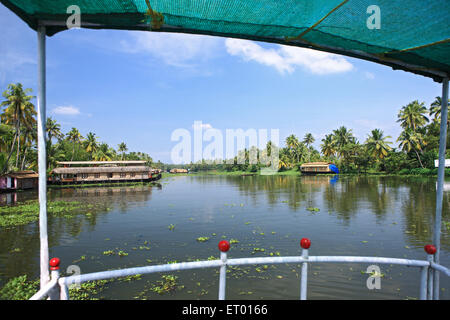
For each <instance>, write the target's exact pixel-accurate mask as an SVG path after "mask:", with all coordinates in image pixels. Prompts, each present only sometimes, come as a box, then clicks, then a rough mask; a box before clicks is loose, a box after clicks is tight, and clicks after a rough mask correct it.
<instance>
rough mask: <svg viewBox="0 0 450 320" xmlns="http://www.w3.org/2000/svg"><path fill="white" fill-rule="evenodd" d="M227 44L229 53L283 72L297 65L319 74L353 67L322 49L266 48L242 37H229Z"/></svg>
mask: <svg viewBox="0 0 450 320" xmlns="http://www.w3.org/2000/svg"><path fill="white" fill-rule="evenodd" d="M225 45H226V48H227V52H228V53H229V54H231V55H234V56H239V57H241V58H243V59H244V60H245V61H255V62H258V63H261V64H264V65H266V66H269V67H273V68H275V69H277V71H278V72H280V73H281V74H284V73H286V72H287V73H292V72H294V71H295V69H296V68H297V67H302V68H304V69H306V70H308V71H310V72H311V73H313V74H319V75H322V74H330V73H339V72H347V71H350V70H352V69H353V65H352V64H351V63H350V62H348V61H347V60H346V59H345V58H343V57H341V56H339V55H335V54H332V53H327V52H322V51H316V50H311V49H305V48H296V47H289V46H282V45H278V47H277V49H266V48H263V47H261V46H260V45H258V44H257V43H255V42H253V41H249V40H240V39H227V40H226V41H225Z"/></svg>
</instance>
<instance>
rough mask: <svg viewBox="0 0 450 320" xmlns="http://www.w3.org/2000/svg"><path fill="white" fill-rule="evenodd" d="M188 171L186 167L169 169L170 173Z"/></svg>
mask: <svg viewBox="0 0 450 320" xmlns="http://www.w3.org/2000/svg"><path fill="white" fill-rule="evenodd" d="M188 172H189V171H188V170H187V169H177V168H175V169H172V170H170V173H188Z"/></svg>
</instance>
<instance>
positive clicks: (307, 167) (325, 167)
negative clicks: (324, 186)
mask: <svg viewBox="0 0 450 320" xmlns="http://www.w3.org/2000/svg"><path fill="white" fill-rule="evenodd" d="M300 171H301V172H302V174H319V173H339V169H338V167H336V165H334V164H332V163H329V162H308V163H304V164H302V165H301V166H300Z"/></svg>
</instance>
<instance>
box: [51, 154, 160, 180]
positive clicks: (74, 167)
mask: <svg viewBox="0 0 450 320" xmlns="http://www.w3.org/2000/svg"><path fill="white" fill-rule="evenodd" d="M145 164H146V161H144V160H142V161H141V160H137V161H61V162H58V163H57V165H58V166H59V167H57V168H55V169H53V170H52V171H51V172H50V178H49V183H54V184H71V183H75V184H76V183H105V182H137V181H142V182H144V181H153V180H158V179H159V178H161V174H160V173H159V172H158V171H156V170H152V168H150V167H149V166H146V165H145Z"/></svg>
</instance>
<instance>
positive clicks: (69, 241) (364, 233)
mask: <svg viewBox="0 0 450 320" xmlns="http://www.w3.org/2000/svg"><path fill="white" fill-rule="evenodd" d="M162 185H163V186H164V187H162V186H161V185H160V186H156V187H155V186H153V187H149V186H128V187H111V188H105V187H104V188H80V189H75V188H63V189H52V190H50V191H49V195H48V199H49V201H61V200H63V201H78V202H82V203H85V204H95V208H94V209H89V210H91V211H90V212H88V213H89V214H87V215H86V214H80V215H74V216H72V217H70V218H56V217H49V219H48V232H49V243H50V248H51V249H50V250H51V255H52V256H58V257H60V258H61V259H62V261H63V264H65V266H68V265H69V264H72V263H77V264H79V265H80V267H81V269H82V272H83V273H87V272H94V271H101V270H106V269H112V268H124V267H132V266H139V265H148V264H149V263H150V264H157V263H166V262H167V261H173V260H177V261H186V260H193V259H205V258H207V257H209V256H218V252H217V242H218V241H220V240H221V239H222V238H226V239H237V240H238V241H239V242H238V243H236V244H233V245H232V249H231V251H230V257H248V256H268V255H278V254H281V255H297V254H300V248H299V245H298V240H299V239H300V238H301V237H309V238H311V240H312V247H311V250H310V254H311V255H336V254H339V255H372V256H388V257H399V258H402V257H405V258H411V259H424V258H425V254H424V252H423V246H424V245H425V244H428V243H431V239H432V232H433V226H434V212H435V197H436V187H435V186H436V182H435V180H434V179H430V178H413V177H407V178H404V177H403V178H402V177H382V176H380V177H364V176H361V177H358V176H355V177H345V176H344V177H342V176H341V177H338V176H304V177H292V176H244V177H241V176H238V177H235V176H180V177H171V178H167V179H166V180H163V181H162ZM2 196H3V195H2ZM11 197H12V198H11V199H15V201H17V202H18V203H20V202H22V201H26V200H29V199H36V198H37V194H36V193H35V192H21V193H17V194H16V195H11ZM2 201H3V198H2ZM5 201H8V200H7V199H5ZM9 201H12V200H9ZM449 201H450V195H449V193H445V195H444V209H443V221H444V227H443V229H442V252H441V261H442V263H443V264H444V265H450V257H449V252H450V237H449V231H448V227H447V226H448V223H449V220H450V219H449V214H448V211H449V210H448V209H449ZM311 207H312V208H318V209H319V210H320V211H308V210H307V208H311ZM169 225H173V226H174V228H172V229H171V228H168V226H169ZM38 237H39V230H38V224H37V223H31V224H29V225H25V226H18V227H14V228H9V229H4V230H0V240H1V241H0V285H2V284H3V283H4V281H5V280H6V279H8V278H10V277H14V276H18V275H22V274H24V273H26V274H28V275H30V276H32V277H37V275H38V269H39V239H38ZM198 237H208V238H209V239H210V240H209V241H207V242H205V243H200V242H198V241H196V239H197V238H198ZM144 244H145V245H144ZM255 248H264V249H265V250H264V251H255V250H254V249H255ZM105 250H123V251H125V252H127V253H129V255H128V256H126V257H123V258H121V257H118V256H105V255H103V251H105ZM82 256H83V257H85V258H84V259H81V261H80V257H82ZM74 261H76V262H74ZM366 267H367V266H363V265H357V264H356V265H348V264H347V265H326V264H322V265H318V264H317V265H312V266H311V269H310V275H309V280H310V282H309V289H308V290H309V292H308V297H309V298H313V299H314V298H316V299H341V298H345V299H353V298H358V299H362V298H366V299H392V298H394V299H398V298H402V299H403V298H406V297H417V295H418V283H419V282H418V280H419V278H418V275H419V273H418V270H414V269H412V270H405V268H402V267H392V266H382V267H381V268H382V272H383V273H385V274H386V276H385V277H384V278H383V280H382V289H381V290H379V291H376V290H375V291H373V290H368V289H367V288H366V287H365V281H366V279H367V277H366V276H365V275H364V274H362V273H361V271H363V270H365V268H366ZM407 269H409V268H407ZM230 271H231V272H230V275H229V277H230V279H229V281H227V297H228V298H230V299H247V298H250V299H258V298H272V299H296V298H298V290H299V288H298V283H299V279H298V275H299V268H298V266H295V265H290V266H287V265H279V266H271V267H268V268H267V269H255V267H254V266H250V267H242V268H240V269H236V270H230ZM176 274H177V276H179V278H180V281H182V284H183V285H185V289H184V290H182V291H180V292H178V293H176V294H174V295H169V296H164V295H163V296H159V295H155V294H152V293H151V292H150V293H148V292H149V290H148V285H149V284H148V283H152V282H153V283H154V281H156V280H159V276H158V275H149V276H145V277H144V279H145V281H136V282H131V283H129V284H127V285H125V284H123V283H122V284H121V285H120V286H118V285H114V284H112V285H111V288H110V289H109V290H106V291H105V292H104V293H103V296H102V297H104V298H114V299H116V298H118V299H130V298H132V297H134V296H136V295H137V293H138V292H140V291H144V292H147V293H148V294H149V296H148V298H151V299H178V298H181V299H196V298H199V299H204V298H206V299H216V298H217V291H216V289H217V285H218V284H217V278H218V277H217V274H216V270H199V271H196V272H194V273H190V272H177V273H176ZM441 278H442V277H441ZM198 283H201V284H202V285H201V286H198ZM294 284H295V285H294ZM442 285H443V287H444V289H446V291H443V292H442V293H441V297H442V298H444V299H446V298H447V299H448V298H449V296H448V290H449V289H450V286H449V281H448V279H446V278H445V277H444V279H442ZM202 289H203V290H204V291H202ZM249 292H250V293H249Z"/></svg>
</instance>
